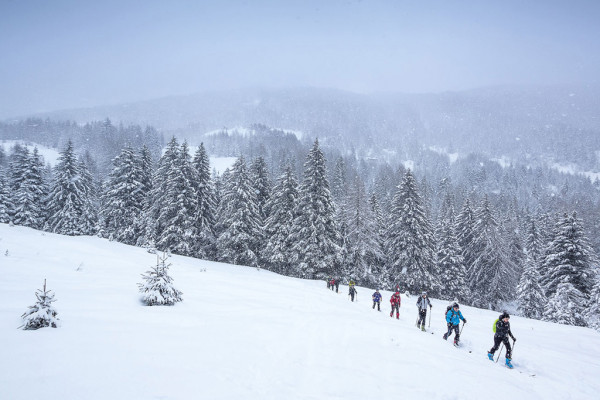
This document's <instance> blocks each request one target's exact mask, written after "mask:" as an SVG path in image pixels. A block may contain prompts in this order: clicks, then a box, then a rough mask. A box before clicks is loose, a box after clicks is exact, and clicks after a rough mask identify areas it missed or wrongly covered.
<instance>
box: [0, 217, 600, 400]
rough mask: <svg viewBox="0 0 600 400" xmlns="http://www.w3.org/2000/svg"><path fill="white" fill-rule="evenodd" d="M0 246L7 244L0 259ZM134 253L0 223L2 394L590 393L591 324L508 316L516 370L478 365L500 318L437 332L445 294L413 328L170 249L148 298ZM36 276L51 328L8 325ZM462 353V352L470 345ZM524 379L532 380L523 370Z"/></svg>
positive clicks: (321, 292) (365, 294)
mask: <svg viewBox="0 0 600 400" xmlns="http://www.w3.org/2000/svg"><path fill="white" fill-rule="evenodd" d="M7 251H8V254H7V253H6V252H7ZM155 262H156V256H154V255H151V254H149V253H147V252H146V251H145V250H143V249H140V248H136V247H129V246H125V245H122V244H118V243H114V242H108V241H106V240H103V239H99V238H95V237H64V236H59V235H54V234H48V233H42V232H39V231H34V230H31V229H28V228H23V227H9V226H8V225H6V224H0V343H2V354H1V356H0V399H3V400H4V399H6V400H19V399H34V398H45V399H59V400H68V399H74V400H75V399H77V400H80V399H103V400H106V399H128V400H131V399H261V400H264V399H278V400H279V399H382V400H383V399H391V398H401V399H528V400H533V399H596V398H598V394H599V393H600V381H599V380H598V379H597V377H598V376H599V374H600V361H599V360H600V334H599V333H598V332H595V331H593V330H590V329H585V328H577V327H569V326H561V325H555V324H550V323H546V322H540V321H533V320H527V319H523V318H518V317H513V318H512V319H511V325H512V329H513V333H514V334H515V336H516V337H517V339H518V341H517V346H516V349H515V353H514V363H515V365H516V369H515V370H509V369H507V368H505V367H503V366H502V364H501V363H502V362H503V360H504V358H503V357H501V360H500V362H499V363H498V364H494V363H492V362H490V361H488V360H487V358H486V351H487V350H488V349H489V347H490V346H491V344H492V329H491V328H492V322H493V321H494V319H495V318H496V317H497V313H495V312H490V311H484V310H478V309H473V308H470V307H462V308H461V310H462V312H463V314H464V315H465V317H466V318H467V320H468V324H467V325H466V326H465V328H464V331H463V339H464V341H463V342H464V344H465V346H464V347H463V348H459V349H456V348H454V347H453V346H452V345H451V343H450V342H445V341H444V340H442V338H441V334H442V333H443V331H444V329H445V323H444V321H443V316H442V314H443V310H444V309H445V303H444V302H442V301H437V300H434V301H433V304H434V308H433V310H434V313H433V318H432V320H431V329H432V330H433V331H435V334H434V335H430V334H428V333H422V332H420V331H418V330H417V329H416V328H415V325H414V324H415V319H416V314H417V313H416V307H415V305H414V303H415V301H416V298H410V299H407V298H406V297H403V303H402V308H401V317H400V320H399V321H398V320H396V319H391V318H390V317H389V305H388V304H389V303H388V301H389V297H390V293H384V302H383V303H384V304H383V305H384V307H383V311H382V312H381V313H379V312H377V311H374V310H372V309H371V304H370V302H369V301H368V300H369V298H370V295H371V292H372V291H371V290H368V289H365V288H358V292H359V297H358V300H359V301H358V302H357V303H351V302H350V301H349V300H348V297H347V296H346V291H347V288H346V287H343V288H342V287H340V289H341V290H342V293H340V294H335V293H333V292H331V291H328V290H327V289H326V288H325V283H324V282H317V281H305V280H301V279H294V278H288V277H282V276H278V275H276V274H273V273H270V272H268V271H264V270H260V271H259V270H257V269H255V268H248V267H241V266H233V265H227V264H220V263H214V262H206V261H201V260H196V259H191V258H185V257H178V256H174V257H172V258H171V262H172V264H173V266H172V267H171V275H172V276H173V278H174V280H175V286H176V287H177V288H178V289H179V290H181V291H183V293H184V294H183V298H184V301H183V302H182V303H178V304H177V305H175V306H173V307H144V306H142V305H141V304H140V296H139V294H138V293H137V287H136V283H137V282H140V274H141V273H143V272H145V271H147V270H148V267H149V266H151V265H153V264H155ZM44 279H47V281H48V288H49V289H51V290H53V291H54V292H55V294H56V299H57V302H56V303H54V304H55V307H56V309H57V310H58V313H59V315H58V317H59V318H60V319H61V322H62V326H61V327H59V328H58V329H51V328H45V329H41V330H38V331H23V330H19V329H17V327H18V326H19V325H20V323H21V318H20V316H21V314H22V313H23V312H24V311H25V310H26V309H27V307H28V306H29V305H32V304H33V303H34V301H35V296H34V293H35V290H36V289H39V288H41V286H42V284H43V281H44ZM469 350H471V351H472V353H471V352H469ZM532 374H535V376H531V375H532Z"/></svg>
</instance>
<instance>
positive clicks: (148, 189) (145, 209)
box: [133, 145, 154, 246]
mask: <svg viewBox="0 0 600 400" xmlns="http://www.w3.org/2000/svg"><path fill="white" fill-rule="evenodd" d="M137 163H138V169H139V172H140V179H141V182H140V183H141V185H140V188H141V193H140V197H142V198H143V200H142V206H141V208H142V212H141V213H140V215H139V216H138V217H137V219H136V220H135V221H134V234H133V236H134V237H136V238H137V239H136V243H135V244H136V245H138V246H144V245H147V244H148V237H151V234H149V233H148V232H150V231H151V224H149V223H148V222H149V221H148V220H147V219H146V218H147V216H148V215H149V212H150V208H151V204H150V202H151V201H152V197H151V194H152V175H153V172H154V170H153V162H152V155H151V153H150V150H149V149H148V147H147V146H145V145H144V146H142V149H141V150H140V152H139V155H138V157H137Z"/></svg>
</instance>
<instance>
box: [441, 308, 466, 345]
mask: <svg viewBox="0 0 600 400" xmlns="http://www.w3.org/2000/svg"><path fill="white" fill-rule="evenodd" d="M458 308H459V307H458V303H454V304H453V305H452V307H451V308H450V309H449V310H448V312H447V313H446V322H447V323H448V332H446V333H444V340H447V339H448V336H450V335H451V334H452V330H454V345H455V346H456V345H458V341H459V339H460V331H459V330H458V325H459V324H460V320H461V319H462V320H463V322H464V323H465V324H466V323H467V320H466V319H465V318H464V317H463V315H462V313H461V312H460V310H459V309H458Z"/></svg>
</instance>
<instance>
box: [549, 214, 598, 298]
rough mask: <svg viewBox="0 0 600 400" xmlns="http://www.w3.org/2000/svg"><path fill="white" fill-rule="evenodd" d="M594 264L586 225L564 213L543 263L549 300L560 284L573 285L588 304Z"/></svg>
mask: <svg viewBox="0 0 600 400" xmlns="http://www.w3.org/2000/svg"><path fill="white" fill-rule="evenodd" d="M595 261H596V256H595V254H594V251H593V250H592V248H591V246H590V244H589V242H588V239H587V238H586V236H585V233H584V229H583V222H582V221H581V220H580V219H579V218H577V214H576V213H572V214H570V215H569V214H566V213H565V214H564V215H563V216H562V218H560V219H559V220H558V222H557V224H556V227H555V229H554V239H553V240H552V243H551V244H550V245H549V246H548V248H547V250H546V253H545V257H544V259H543V261H542V263H543V266H542V271H543V275H542V276H541V284H542V287H543V288H544V291H545V294H546V297H548V298H551V297H553V296H554V294H555V293H556V289H557V287H558V285H559V284H561V283H570V284H571V285H572V286H573V288H574V289H576V290H577V291H578V292H579V293H581V294H582V295H583V296H584V298H585V299H586V301H587V299H588V298H589V297H590V295H591V292H592V288H593V286H594V283H595V281H594V279H595V277H596V274H595V273H594V265H595V264H594V262H595ZM569 289H570V288H569Z"/></svg>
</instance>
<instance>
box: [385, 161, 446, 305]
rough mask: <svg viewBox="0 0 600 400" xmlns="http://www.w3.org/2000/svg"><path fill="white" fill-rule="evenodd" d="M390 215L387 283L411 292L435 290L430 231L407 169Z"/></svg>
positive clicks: (437, 284)
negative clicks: (396, 283)
mask: <svg viewBox="0 0 600 400" xmlns="http://www.w3.org/2000/svg"><path fill="white" fill-rule="evenodd" d="M390 214H391V215H390V217H391V223H390V225H389V228H388V231H387V243H386V248H387V253H388V257H389V262H390V264H389V267H388V271H387V273H388V279H389V282H395V281H396V282H398V281H399V282H400V288H401V290H403V291H404V290H409V291H410V292H411V293H418V292H420V291H423V290H427V291H435V290H438V289H439V281H438V277H437V276H436V275H435V269H436V266H435V260H434V250H433V231H432V228H431V224H430V222H429V219H428V218H427V215H426V213H425V208H424V207H423V204H422V200H421V196H420V195H419V193H418V190H417V184H416V181H415V179H414V177H413V174H412V173H411V171H410V170H408V171H407V172H406V174H405V175H404V179H403V180H402V183H401V184H400V185H399V186H398V189H397V191H396V194H395V195H394V201H393V203H392V210H391V213H390Z"/></svg>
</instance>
